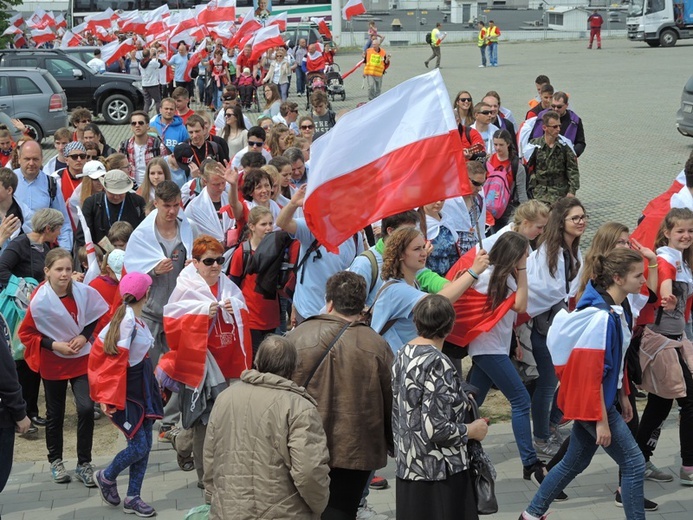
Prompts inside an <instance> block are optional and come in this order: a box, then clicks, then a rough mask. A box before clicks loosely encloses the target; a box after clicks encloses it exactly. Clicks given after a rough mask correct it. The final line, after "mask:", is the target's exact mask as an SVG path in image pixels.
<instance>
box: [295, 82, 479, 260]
mask: <svg viewBox="0 0 693 520" xmlns="http://www.w3.org/2000/svg"><path fill="white" fill-rule="evenodd" d="M471 193H472V190H471V186H470V184H469V179H468V177H467V168H466V163H465V160H464V153H463V150H462V140H461V138H460V134H459V132H458V130H457V124H456V123H455V117H454V114H453V112H452V107H451V106H450V100H449V95H448V91H447V89H446V88H445V84H444V83H443V77H442V76H441V74H440V72H439V71H438V70H434V71H431V72H429V73H427V74H423V75H421V76H417V77H415V78H412V79H410V80H407V81H405V82H404V83H401V84H399V85H398V86H396V87H395V88H393V89H391V90H389V91H387V92H385V93H384V94H382V95H381V96H379V97H377V98H376V99H374V100H373V101H371V102H369V103H366V104H365V105H364V106H361V107H359V108H357V109H355V110H352V111H351V112H349V113H347V114H345V115H344V116H342V117H341V118H340V120H339V121H338V122H337V125H336V126H335V127H334V128H332V130H330V131H329V132H328V133H326V134H325V135H323V136H322V137H320V139H318V140H316V141H315V142H314V143H313V145H312V146H311V168H310V177H309V179H308V191H307V193H306V200H305V203H304V214H305V216H306V220H307V222H308V226H309V227H310V229H311V231H312V232H313V234H314V235H315V237H316V238H317V239H318V240H319V242H320V243H321V244H322V245H324V246H325V247H326V248H327V249H328V250H330V251H333V252H336V251H337V248H338V246H339V244H341V243H342V242H344V241H345V240H347V239H349V238H350V237H351V236H353V234H354V233H356V232H357V231H358V230H360V229H363V228H364V227H366V226H367V225H368V224H371V223H372V222H375V221H376V220H378V219H381V218H383V217H386V216H388V215H392V214H394V213H399V212H402V211H407V210H409V209H411V208H415V207H418V206H422V205H424V204H430V203H431V202H434V201H437V200H445V199H449V198H451V197H456V196H460V195H469V194H471ZM325 208H330V211H329V212H327V211H326V210H325Z"/></svg>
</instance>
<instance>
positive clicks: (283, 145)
mask: <svg viewBox="0 0 693 520" xmlns="http://www.w3.org/2000/svg"><path fill="white" fill-rule="evenodd" d="M293 140H294V133H293V132H292V131H291V130H289V127H288V126H286V125H285V124H284V123H277V124H276V125H274V128H273V129H272V139H271V140H270V143H269V148H270V153H271V154H272V157H278V156H280V155H281V154H283V153H284V152H285V151H286V149H287V148H290V147H291V146H293Z"/></svg>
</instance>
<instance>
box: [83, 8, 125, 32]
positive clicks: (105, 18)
mask: <svg viewBox="0 0 693 520" xmlns="http://www.w3.org/2000/svg"><path fill="white" fill-rule="evenodd" d="M117 18H118V15H117V14H116V13H115V12H114V11H113V9H111V8H110V7H109V8H108V9H106V10H105V11H104V12H103V13H96V14H93V15H91V16H86V17H85V18H84V21H85V22H87V28H88V29H89V30H91V31H95V30H96V28H97V27H103V28H104V29H110V28H111V26H112V25H113V20H115V19H117Z"/></svg>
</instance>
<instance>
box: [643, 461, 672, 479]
mask: <svg viewBox="0 0 693 520" xmlns="http://www.w3.org/2000/svg"><path fill="white" fill-rule="evenodd" d="M645 480H651V481H652V482H671V481H672V480H674V475H672V474H671V473H667V472H666V471H662V470H661V469H659V468H658V467H657V466H655V465H654V464H652V462H651V461H649V460H648V461H647V463H646V464H645Z"/></svg>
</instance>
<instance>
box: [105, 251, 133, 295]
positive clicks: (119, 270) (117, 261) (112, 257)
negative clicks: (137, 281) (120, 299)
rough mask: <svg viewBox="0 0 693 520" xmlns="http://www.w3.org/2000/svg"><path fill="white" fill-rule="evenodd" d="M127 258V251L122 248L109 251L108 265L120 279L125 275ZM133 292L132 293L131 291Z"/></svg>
mask: <svg viewBox="0 0 693 520" xmlns="http://www.w3.org/2000/svg"><path fill="white" fill-rule="evenodd" d="M124 260H125V251H123V250H122V249H114V250H113V251H111V252H110V253H108V259H107V260H106V265H107V266H108V267H110V268H111V269H112V270H113V272H114V273H115V275H116V278H117V279H118V281H120V278H121V277H122V276H123V261H124ZM130 294H132V293H130Z"/></svg>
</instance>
